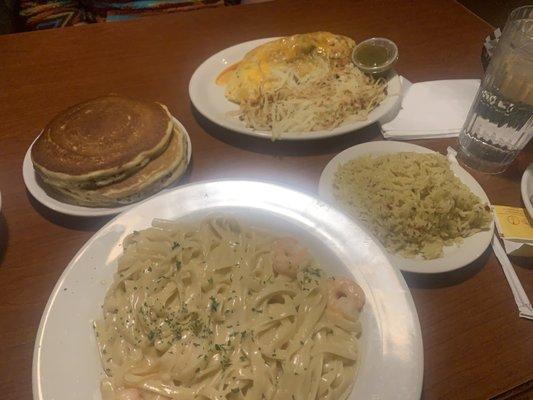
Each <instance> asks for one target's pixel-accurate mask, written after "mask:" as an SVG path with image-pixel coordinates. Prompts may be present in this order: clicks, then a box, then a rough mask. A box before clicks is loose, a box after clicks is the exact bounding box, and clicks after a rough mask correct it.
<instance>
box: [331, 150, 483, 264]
mask: <svg viewBox="0 0 533 400" xmlns="http://www.w3.org/2000/svg"><path fill="white" fill-rule="evenodd" d="M333 194H334V196H335V198H336V200H337V201H338V202H339V203H340V204H341V206H342V207H343V208H344V209H345V210H346V211H348V212H349V213H350V214H352V215H354V216H355V217H357V218H358V219H360V220H361V221H362V222H363V223H364V224H365V225H366V226H367V227H368V228H369V229H370V230H371V231H372V232H373V233H374V235H376V236H377V237H378V239H379V240H380V241H381V242H382V243H383V245H384V246H385V247H386V248H387V249H388V250H389V251H390V252H392V253H398V254H400V255H402V256H404V257H409V258H413V257H415V256H417V255H421V256H422V257H423V258H425V259H434V258H439V257H442V255H443V247H444V246H449V245H453V244H455V243H460V242H461V241H462V239H463V238H465V237H468V236H471V235H473V234H475V233H477V232H479V231H482V230H486V229H488V228H489V226H490V223H491V221H492V216H491V212H490V207H489V206H488V205H487V204H483V203H482V202H481V201H480V199H479V198H478V197H477V196H476V195H474V194H473V193H472V192H471V191H470V189H469V188H468V187H467V186H466V185H465V184H464V183H462V182H461V181H460V180H459V178H457V177H456V176H455V175H454V174H453V172H452V170H451V169H450V164H449V162H448V160H447V159H446V157H444V156H443V155H441V154H435V153H433V154H421V153H410V152H403V153H395V154H386V155H379V156H376V155H373V156H372V155H370V156H363V157H360V158H357V159H355V160H352V161H350V162H348V163H346V164H344V165H342V166H340V167H339V169H338V170H337V171H336V173H335V178H334V182H333Z"/></svg>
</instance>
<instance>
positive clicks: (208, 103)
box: [189, 38, 401, 140]
mask: <svg viewBox="0 0 533 400" xmlns="http://www.w3.org/2000/svg"><path fill="white" fill-rule="evenodd" d="M275 39H277V38H267V39H258V40H252V41H250V42H245V43H241V44H238V45H235V46H232V47H229V48H227V49H225V50H222V51H220V52H218V53H216V54H215V55H213V56H211V57H209V58H208V59H207V60H205V61H204V62H203V63H202V64H201V65H200V66H199V67H198V68H197V69H196V71H195V72H194V74H193V76H192V78H191V81H190V82H189V96H190V98H191V101H192V103H193V105H194V107H196V109H197V110H198V111H199V112H200V113H201V114H202V115H203V116H204V117H206V118H207V119H209V120H211V121H212V122H214V123H215V124H217V125H220V126H222V127H224V128H227V129H230V130H232V131H235V132H239V133H243V134H245V135H250V136H257V137H263V138H271V137H272V135H271V133H270V132H268V131H256V130H253V129H250V128H247V127H246V126H245V124H244V123H243V122H242V121H240V120H239V119H238V118H237V117H231V116H228V113H229V112H232V111H236V110H238V109H239V106H238V105H237V104H234V103H232V102H230V101H228V100H227V99H226V97H225V96H224V87H222V86H218V85H217V84H216V83H215V80H216V78H217V76H218V75H219V74H220V73H221V72H222V71H223V70H224V69H225V68H227V67H228V66H230V65H232V64H234V63H236V62H238V61H240V60H241V59H242V58H243V57H244V55H245V54H246V53H247V52H248V51H250V50H252V49H253V48H255V47H257V46H259V45H261V44H263V43H266V42H269V41H271V40H275ZM387 91H388V93H389V94H388V96H387V97H386V98H385V100H383V101H382V102H381V104H380V105H379V106H378V107H377V108H376V109H375V110H373V111H372V112H371V113H370V114H369V115H368V119H367V120H365V121H358V122H354V123H350V124H346V125H342V126H340V127H338V128H336V129H333V130H331V131H314V132H307V133H305V132H304V133H299V132H297V133H284V134H283V135H282V136H281V138H279V140H310V139H318V138H326V137H332V136H337V135H342V134H344V133H347V132H352V131H355V130H357V129H361V128H363V127H365V126H368V125H370V124H372V123H374V122H376V121H378V120H380V119H381V118H383V117H385V116H386V115H387V114H388V113H389V112H391V111H392V110H394V109H395V107H396V105H397V104H398V102H399V101H400V98H401V97H400V96H401V95H400V93H401V83H400V78H399V76H398V75H394V77H393V78H391V79H390V80H389V83H388V86H387Z"/></svg>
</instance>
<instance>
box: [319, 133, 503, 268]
mask: <svg viewBox="0 0 533 400" xmlns="http://www.w3.org/2000/svg"><path fill="white" fill-rule="evenodd" d="M401 151H411V152H415V153H435V152H434V151H433V150H430V149H427V148H425V147H422V146H417V145H414V144H410V143H403V142H394V141H378V142H368V143H363V144H359V145H357V146H353V147H350V148H349V149H346V150H344V151H343V152H342V153H339V154H338V155H337V156H335V158H333V159H332V160H331V161H330V162H329V163H328V165H326V168H324V171H322V175H321V176H320V182H319V185H318V192H319V196H320V197H321V198H322V199H324V200H325V201H327V202H329V203H331V204H334V205H338V204H336V203H337V202H336V200H335V197H334V196H333V191H332V190H331V188H332V185H333V180H334V176H335V172H336V171H337V168H338V167H339V166H340V165H342V164H344V163H346V162H348V161H350V160H353V159H355V158H358V157H361V156H363V155H367V154H390V153H398V152H401ZM451 168H452V171H453V173H454V174H455V175H456V176H457V177H458V178H459V179H460V180H461V181H462V182H463V183H464V184H465V185H466V186H468V187H469V188H470V190H471V191H472V193H474V194H475V195H476V196H478V197H479V198H480V199H481V201H482V202H483V203H487V204H489V205H490V202H489V199H488V197H487V195H486V194H485V191H484V190H483V189H482V188H481V186H480V185H479V183H477V181H476V180H475V179H474V178H473V177H472V175H470V174H469V173H468V172H466V171H465V170H464V169H463V168H461V167H460V166H459V164H457V163H456V162H452V163H451ZM493 233H494V222H492V223H491V225H490V229H488V230H486V231H482V232H479V233H476V234H474V235H472V236H470V237H467V238H465V239H464V240H463V243H462V244H460V245H459V246H446V247H444V256H443V257H441V258H437V259H434V260H424V259H423V258H422V257H420V256H418V257H416V258H414V259H411V258H405V257H401V256H398V255H395V254H391V253H389V252H387V251H386V250H384V251H386V252H387V254H388V257H389V259H390V260H391V263H392V264H393V265H394V266H396V267H398V268H400V269H401V270H402V271H409V272H418V273H424V274H433V273H439V272H448V271H453V270H455V269H459V268H462V267H464V266H466V265H468V264H470V263H471V262H472V261H474V260H476V259H477V258H478V257H479V256H480V255H481V254H483V252H484V251H485V250H486V249H487V247H488V246H489V244H490V241H491V239H492V235H493ZM376 241H377V240H376Z"/></svg>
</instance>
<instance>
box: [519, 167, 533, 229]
mask: <svg viewBox="0 0 533 400" xmlns="http://www.w3.org/2000/svg"><path fill="white" fill-rule="evenodd" d="M520 191H521V192H522V201H523V202H524V205H525V206H526V210H527V212H528V213H529V216H530V217H531V218H532V219H533V164H529V166H528V167H527V168H526V170H525V171H524V175H522V182H521V183H520Z"/></svg>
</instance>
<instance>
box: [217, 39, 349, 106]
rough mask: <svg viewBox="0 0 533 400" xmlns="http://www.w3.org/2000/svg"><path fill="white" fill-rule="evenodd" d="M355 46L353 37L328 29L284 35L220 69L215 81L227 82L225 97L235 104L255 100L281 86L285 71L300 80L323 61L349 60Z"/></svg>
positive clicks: (333, 63)
mask: <svg viewBox="0 0 533 400" xmlns="http://www.w3.org/2000/svg"><path fill="white" fill-rule="evenodd" d="M354 46H355V42H354V41H353V40H352V39H350V38H348V37H346V36H342V35H335V34H333V33H329V32H314V33H304V34H297V35H293V36H287V37H283V38H281V39H277V40H274V41H271V42H268V43H265V44H263V45H261V46H258V47H256V48H255V49H253V50H251V51H249V52H248V53H247V54H246V55H245V56H244V58H243V59H242V60H241V61H240V62H238V63H237V64H234V65H232V66H230V67H229V68H228V69H226V70H225V71H223V72H222V73H221V74H220V75H219V77H218V78H217V83H218V84H219V85H226V88H225V96H226V98H227V99H228V100H230V101H232V102H234V103H237V104H242V103H243V102H250V101H254V100H256V99H259V98H260V97H261V95H262V94H264V93H269V92H270V91H271V90H275V89H276V87H279V86H280V85H282V84H283V80H284V79H285V76H286V73H287V72H289V73H291V74H294V75H295V76H297V77H298V78H299V79H302V78H305V77H306V76H308V75H311V74H313V73H314V72H315V71H317V70H319V66H320V65H323V64H324V63H327V64H328V65H329V66H332V67H343V66H344V65H346V64H348V63H350V62H351V54H352V50H353V48H354Z"/></svg>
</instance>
